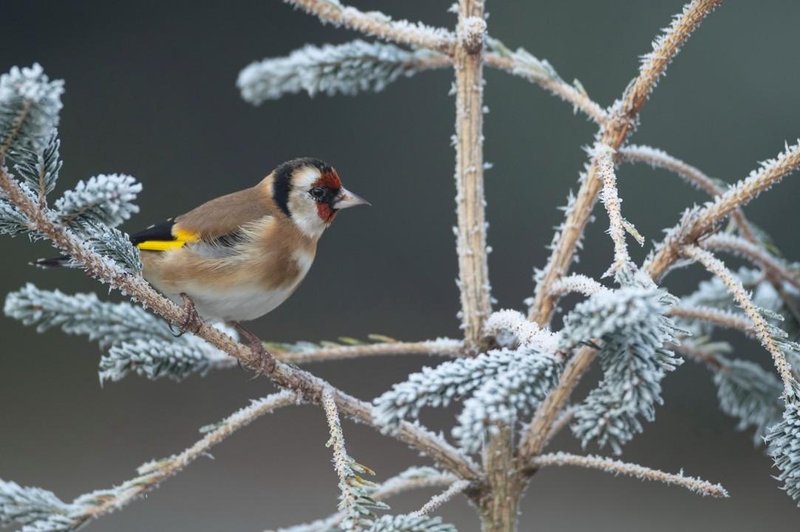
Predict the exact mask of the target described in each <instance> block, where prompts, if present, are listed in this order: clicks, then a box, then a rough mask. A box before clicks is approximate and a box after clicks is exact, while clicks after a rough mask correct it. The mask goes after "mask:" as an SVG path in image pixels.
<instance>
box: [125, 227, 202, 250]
mask: <svg viewBox="0 0 800 532" xmlns="http://www.w3.org/2000/svg"><path fill="white" fill-rule="evenodd" d="M172 236H173V240H144V241H142V242H139V243H138V244H136V247H137V248H139V249H140V250H142V251H169V250H171V249H179V248H182V247H183V246H184V245H186V244H187V243H189V242H197V241H198V240H200V238H199V236H198V235H197V233H193V232H191V231H184V230H181V229H176V230H175V231H174V233H173V235H172Z"/></svg>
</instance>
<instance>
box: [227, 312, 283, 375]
mask: <svg viewBox="0 0 800 532" xmlns="http://www.w3.org/2000/svg"><path fill="white" fill-rule="evenodd" d="M234 327H235V328H236V330H237V331H239V334H241V335H242V336H243V337H244V340H245V341H246V342H247V347H249V348H250V351H251V352H252V353H253V355H254V358H255V359H257V360H258V361H259V367H258V371H257V372H256V375H269V374H271V373H272V372H274V371H275V366H276V365H277V364H276V362H275V357H274V356H272V353H270V352H269V351H267V350H266V349H265V348H264V344H263V343H262V342H261V339H260V338H259V337H258V336H256V335H255V334H253V333H251V332H250V331H248V330H247V329H245V328H244V327H243V326H242V325H241V324H239V323H236V324H235V325H234Z"/></svg>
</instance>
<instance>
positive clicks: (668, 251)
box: [646, 142, 800, 280]
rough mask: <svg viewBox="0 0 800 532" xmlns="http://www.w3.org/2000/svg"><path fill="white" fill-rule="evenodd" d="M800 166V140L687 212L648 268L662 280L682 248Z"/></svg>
mask: <svg viewBox="0 0 800 532" xmlns="http://www.w3.org/2000/svg"><path fill="white" fill-rule="evenodd" d="M798 167H800V142H798V143H795V144H793V145H791V146H786V149H785V150H784V151H783V152H781V153H780V154H779V155H778V156H777V157H776V158H774V159H770V160H768V161H765V162H763V163H762V164H761V165H760V167H759V168H757V169H755V170H753V171H752V172H750V175H749V176H747V177H746V178H745V179H743V180H741V181H739V182H738V183H736V184H735V185H733V186H731V187H730V188H729V189H728V190H727V191H726V192H725V193H724V194H723V195H721V196H719V197H717V198H716V199H715V200H714V201H713V202H710V203H707V204H706V205H705V206H704V207H703V208H702V209H692V210H689V211H687V212H686V213H685V214H684V216H683V219H682V220H681V222H680V223H679V224H678V225H676V226H675V227H674V228H672V229H671V230H670V232H669V233H668V235H667V237H666V238H665V239H664V241H663V242H662V243H661V244H660V245H659V246H658V248H657V249H656V251H655V253H654V254H653V256H652V257H650V258H649V259H648V261H647V264H646V267H647V271H648V273H649V274H650V276H651V277H652V278H653V279H656V280H658V279H660V278H661V277H662V276H664V274H666V272H667V271H668V270H669V268H670V267H671V266H672V265H673V264H674V263H675V262H676V261H677V260H678V259H679V258H680V256H681V248H682V247H683V246H685V245H687V244H694V243H696V242H698V241H699V240H700V239H701V238H702V237H703V236H705V235H707V234H709V233H711V232H713V231H714V230H715V229H716V227H717V225H718V224H719V223H720V222H721V221H722V220H723V219H724V218H726V217H727V216H728V215H730V214H731V213H733V212H734V211H735V210H736V209H738V208H740V207H743V206H745V205H747V204H748V203H750V202H751V201H753V200H754V199H755V198H756V197H758V196H759V195H760V194H761V193H762V192H764V191H765V190H768V189H769V188H770V187H772V186H773V185H775V184H777V183H778V182H780V181H781V180H782V179H783V178H784V177H786V176H787V175H789V174H791V173H793V172H794V171H796V170H797V169H798Z"/></svg>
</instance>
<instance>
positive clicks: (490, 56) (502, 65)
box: [485, 52, 608, 125]
mask: <svg viewBox="0 0 800 532" xmlns="http://www.w3.org/2000/svg"><path fill="white" fill-rule="evenodd" d="M485 62H486V64H487V65H489V66H492V67H494V68H497V69H500V70H504V71H506V72H508V73H509V74H513V75H515V76H519V77H521V78H523V79H525V80H527V81H530V82H532V83H535V84H536V85H539V86H540V87H541V88H543V89H544V90H546V91H549V92H550V93H551V94H553V95H555V96H558V97H559V98H561V99H562V100H564V101H565V102H567V103H571V104H572V105H573V107H574V108H575V109H578V110H580V111H581V112H583V113H584V114H585V115H586V116H588V117H589V118H591V119H592V120H593V121H595V122H596V123H597V124H598V125H602V124H603V123H604V122H605V121H606V119H607V118H608V115H607V113H606V111H605V110H604V109H603V108H602V107H601V106H600V105H599V104H598V103H596V102H595V101H593V100H592V99H591V98H590V97H589V95H588V94H586V92H584V91H582V90H580V89H578V88H577V87H574V86H572V85H570V84H569V83H566V82H564V80H562V79H560V78H558V77H553V76H545V75H542V73H541V72H540V71H539V70H536V69H532V68H529V67H528V66H527V65H526V64H525V63H524V62H521V61H517V60H515V59H514V57H513V56H512V55H510V54H500V53H497V52H490V53H487V54H486V56H485Z"/></svg>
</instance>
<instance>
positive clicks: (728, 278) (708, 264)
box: [683, 246, 794, 393]
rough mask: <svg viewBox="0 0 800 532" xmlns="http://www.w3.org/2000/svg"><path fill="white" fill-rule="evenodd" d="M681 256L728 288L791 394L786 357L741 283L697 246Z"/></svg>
mask: <svg viewBox="0 0 800 532" xmlns="http://www.w3.org/2000/svg"><path fill="white" fill-rule="evenodd" d="M683 254H684V255H685V256H687V257H689V258H692V259H694V260H696V261H697V262H699V263H701V264H702V265H703V266H705V268H706V269H707V270H708V271H709V272H710V273H711V274H713V275H715V276H716V277H717V278H718V279H719V280H720V281H722V282H723V284H724V285H725V286H726V287H727V288H728V291H729V292H730V293H731V296H733V299H734V300H735V301H736V303H738V304H739V306H740V307H741V309H742V310H743V311H744V313H745V314H746V315H747V317H748V318H750V320H751V321H752V322H753V332H754V334H755V335H756V337H757V338H758V339H759V341H760V342H761V345H762V346H763V347H764V349H766V350H767V352H768V353H769V354H770V355H772V360H773V361H774V363H775V368H776V369H777V370H778V375H780V377H781V380H782V381H783V385H784V389H785V390H786V393H791V392H792V385H793V384H794V376H793V375H792V366H791V365H790V364H789V362H788V361H787V360H786V355H784V353H783V351H782V350H781V348H780V347H779V346H778V344H777V342H776V341H775V339H774V338H773V334H772V333H771V332H770V326H769V324H768V323H767V321H766V320H765V319H764V317H763V316H762V315H761V313H760V312H759V311H758V309H757V308H756V306H755V305H754V304H753V302H752V301H751V300H750V297H749V296H748V295H747V291H746V290H745V289H744V286H742V283H741V281H739V280H738V279H737V278H736V277H735V276H734V275H733V273H732V272H731V271H730V270H729V269H728V268H727V267H726V266H725V264H724V263H723V262H722V261H721V260H719V259H718V258H716V257H715V256H714V255H713V254H711V252H709V251H706V250H704V249H701V248H699V247H697V246H687V247H685V248H684V249H683Z"/></svg>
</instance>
